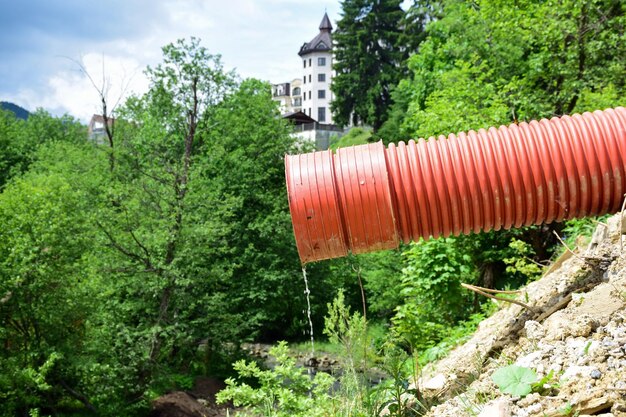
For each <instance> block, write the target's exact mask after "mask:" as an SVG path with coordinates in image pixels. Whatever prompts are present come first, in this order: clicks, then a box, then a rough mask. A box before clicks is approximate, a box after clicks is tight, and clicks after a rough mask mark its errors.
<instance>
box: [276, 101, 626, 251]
mask: <svg viewBox="0 0 626 417" xmlns="http://www.w3.org/2000/svg"><path fill="white" fill-rule="evenodd" d="M625 172H626V109H624V108H623V107H618V108H615V109H607V110H604V111H595V112H592V113H591V112H590V113H583V114H582V115H580V114H574V115H572V116H562V117H558V118H552V119H542V120H540V121H531V122H529V123H526V122H524V123H519V124H512V125H509V126H500V127H499V128H494V127H491V128H489V129H486V130H485V129H480V130H478V131H477V132H475V131H469V132H467V133H459V134H457V135H454V134H450V135H449V136H447V137H445V136H439V137H438V138H434V137H431V138H429V139H428V140H424V139H419V140H417V141H413V140H411V141H409V142H408V143H406V144H405V143H404V142H399V143H398V144H391V145H389V147H388V148H385V147H384V145H383V144H382V142H379V143H373V144H368V145H360V146H353V147H349V148H341V149H339V150H337V152H336V154H333V152H332V151H322V152H312V153H307V154H301V155H287V156H286V157H285V174H286V181H287V193H288V196H289V209H290V211H291V218H292V222H293V229H294V234H295V237H296V245H297V247H298V253H299V255H300V259H301V261H302V263H307V262H312V261H317V260H322V259H328V258H335V257H341V256H345V255H347V254H348V253H349V252H352V253H363V252H371V251H376V250H381V249H390V248H395V247H397V246H398V245H399V243H400V242H401V241H404V242H408V241H410V240H417V239H419V238H420V237H423V238H425V239H428V238H431V237H440V236H450V235H459V234H461V233H463V234H467V233H470V232H472V231H474V232H479V231H488V230H500V229H510V228H512V227H521V226H526V225H531V224H541V223H550V222H553V221H561V220H565V219H571V218H576V217H585V216H596V215H602V214H606V213H613V212H616V211H618V210H619V208H620V207H621V204H622V201H623V198H624V194H625V193H626V176H625Z"/></svg>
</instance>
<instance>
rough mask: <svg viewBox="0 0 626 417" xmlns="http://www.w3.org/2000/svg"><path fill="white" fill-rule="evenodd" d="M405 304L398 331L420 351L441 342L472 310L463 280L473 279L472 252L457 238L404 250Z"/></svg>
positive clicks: (399, 310)
mask: <svg viewBox="0 0 626 417" xmlns="http://www.w3.org/2000/svg"><path fill="white" fill-rule="evenodd" d="M404 256H405V263H406V267H405V268H404V270H403V271H402V290H401V291H402V296H403V298H404V304H402V305H400V306H399V307H398V308H397V310H396V315H395V316H394V318H393V319H392V322H393V325H394V332H395V334H396V336H397V337H398V338H399V339H403V340H406V341H407V342H408V343H409V344H410V345H411V346H413V347H414V348H416V349H418V350H423V349H426V348H428V347H430V346H433V345H434V344H436V343H437V342H438V341H440V340H441V339H442V338H443V337H444V336H445V335H446V334H447V329H448V328H449V327H451V326H453V325H454V324H456V323H457V322H458V321H459V320H461V319H463V318H464V317H466V316H467V315H468V314H469V312H470V311H471V310H472V308H473V306H472V297H471V296H470V295H469V294H468V293H467V292H466V291H464V290H463V289H462V287H461V286H460V283H461V282H473V280H474V277H475V269H474V267H473V264H472V259H471V257H470V256H469V255H467V254H464V253H462V252H460V251H459V250H457V248H456V246H455V239H454V238H445V239H436V240H429V241H420V242H417V243H413V244H411V245H409V246H408V248H407V249H406V250H405V252H404Z"/></svg>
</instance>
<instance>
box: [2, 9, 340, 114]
mask: <svg viewBox="0 0 626 417" xmlns="http://www.w3.org/2000/svg"><path fill="white" fill-rule="evenodd" d="M325 11H326V12H327V13H328V16H329V18H330V20H331V22H332V24H333V26H336V21H337V20H338V19H339V15H340V4H339V0H326V1H324V0H163V1H161V0H99V1H93V0H0V101H10V102H13V103H15V104H17V105H20V106H22V107H24V108H26V109H27V110H29V111H34V110H35V109H37V108H40V107H41V108H43V109H45V110H47V111H49V112H50V113H52V114H54V115H62V114H65V113H67V114H70V115H72V116H74V117H76V118H78V119H80V120H81V121H83V122H85V123H86V122H87V121H88V120H89V119H90V118H91V116H92V115H93V114H94V113H100V111H99V96H98V93H97V90H96V89H95V88H94V86H93V85H92V83H91V81H90V80H89V79H88V78H87V77H86V76H85V74H84V72H82V71H81V66H82V67H83V68H84V69H85V70H86V71H87V72H88V73H89V75H90V76H91V78H92V80H93V82H94V83H95V84H96V85H97V86H99V87H102V86H106V90H107V95H108V99H109V102H116V101H117V100H118V99H119V98H120V97H122V101H123V97H124V96H125V95H128V94H131V93H135V94H141V93H143V92H145V91H146V90H147V88H148V82H147V79H146V78H145V76H144V75H143V70H144V69H145V68H146V66H147V65H155V64H158V63H159V62H160V60H161V57H162V54H161V47H162V46H164V45H166V44H168V43H172V42H175V41H176V40H177V39H180V38H189V37H191V36H195V37H198V38H200V39H201V41H202V42H201V45H202V46H205V47H206V48H208V49H209V51H210V52H211V53H213V54H220V55H221V56H222V62H223V64H224V67H225V69H235V70H236V72H237V73H238V74H239V75H240V76H241V77H242V78H247V77H255V78H259V79H262V80H266V81H270V82H272V83H279V82H288V81H291V80H292V79H293V78H296V77H299V76H300V72H301V65H302V64H301V61H300V58H299V57H298V54H297V53H298V50H299V49H300V46H301V45H302V44H303V43H304V42H308V41H310V40H311V39H312V38H313V37H314V36H315V35H317V33H318V32H319V30H318V27H319V24H320V22H321V20H322V18H323V16H324V12H325ZM109 106H110V104H109Z"/></svg>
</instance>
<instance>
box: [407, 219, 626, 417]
mask: <svg viewBox="0 0 626 417" xmlns="http://www.w3.org/2000/svg"><path fill="white" fill-rule="evenodd" d="M624 226H626V219H625V221H624ZM621 227H622V225H621V224H620V218H619V215H616V216H613V217H612V218H610V219H609V221H608V223H607V225H603V224H599V225H598V227H597V229H596V232H595V233H594V236H593V238H592V241H591V243H590V245H589V247H588V248H587V249H584V250H583V249H580V248H579V249H577V250H576V251H575V252H576V253H575V254H574V253H570V252H565V254H564V255H563V256H562V257H561V258H560V259H558V260H557V261H556V262H555V264H554V265H553V266H552V267H551V268H550V270H548V272H547V273H546V274H545V275H544V276H543V277H542V278H541V279H540V280H538V281H536V282H533V283H531V284H529V285H528V286H527V287H526V288H524V290H523V293H522V296H521V297H518V299H519V300H520V301H523V302H525V303H526V304H528V305H529V306H530V307H531V308H532V310H528V309H525V308H523V307H521V306H518V305H515V304H507V305H505V306H503V308H502V309H501V310H500V311H498V312H497V313H496V314H494V315H493V316H492V317H490V318H488V319H486V320H484V321H483V322H482V323H481V324H480V326H479V328H478V330H477V331H476V333H475V334H474V336H473V337H472V338H471V339H470V340H469V341H468V342H466V343H465V344H464V345H462V346H459V347H458V348H457V349H455V350H454V351H452V352H451V353H450V355H448V356H447V357H446V358H444V359H442V360H440V361H439V362H436V363H434V364H431V365H430V366H428V367H427V368H426V369H424V371H423V374H422V378H421V379H420V381H419V382H418V385H419V386H420V388H421V390H422V392H423V393H424V394H425V396H426V397H427V398H429V399H430V400H431V401H433V402H435V403H439V405H438V406H436V407H433V408H431V410H430V412H429V414H428V415H429V416H437V417H439V416H454V417H457V416H481V417H487V416H498V417H506V416H520V417H534V416H536V417H544V416H548V417H556V416H568V415H569V416H574V415H576V416H585V415H603V416H626V242H624V245H623V246H624V248H623V249H622V245H621V244H620V238H621V237H622V230H621ZM625 240H626V239H625ZM509 364H516V365H518V366H523V367H527V368H530V369H533V370H534V371H535V372H536V373H537V375H538V378H542V377H544V376H546V375H548V374H549V373H550V372H551V371H552V373H553V377H552V378H551V380H550V381H547V383H546V385H545V386H544V389H542V390H541V392H540V393H532V394H530V395H528V396H526V397H524V398H514V397H512V396H511V395H508V394H502V393H501V392H500V390H499V389H498V387H497V386H496V385H495V384H494V383H493V382H492V380H491V375H492V374H493V372H494V371H495V370H496V369H499V368H501V367H503V366H506V365H509Z"/></svg>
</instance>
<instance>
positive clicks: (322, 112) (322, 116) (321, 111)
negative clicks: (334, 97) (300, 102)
mask: <svg viewBox="0 0 626 417" xmlns="http://www.w3.org/2000/svg"><path fill="white" fill-rule="evenodd" d="M317 121H318V122H325V121H326V107H318V108H317Z"/></svg>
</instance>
